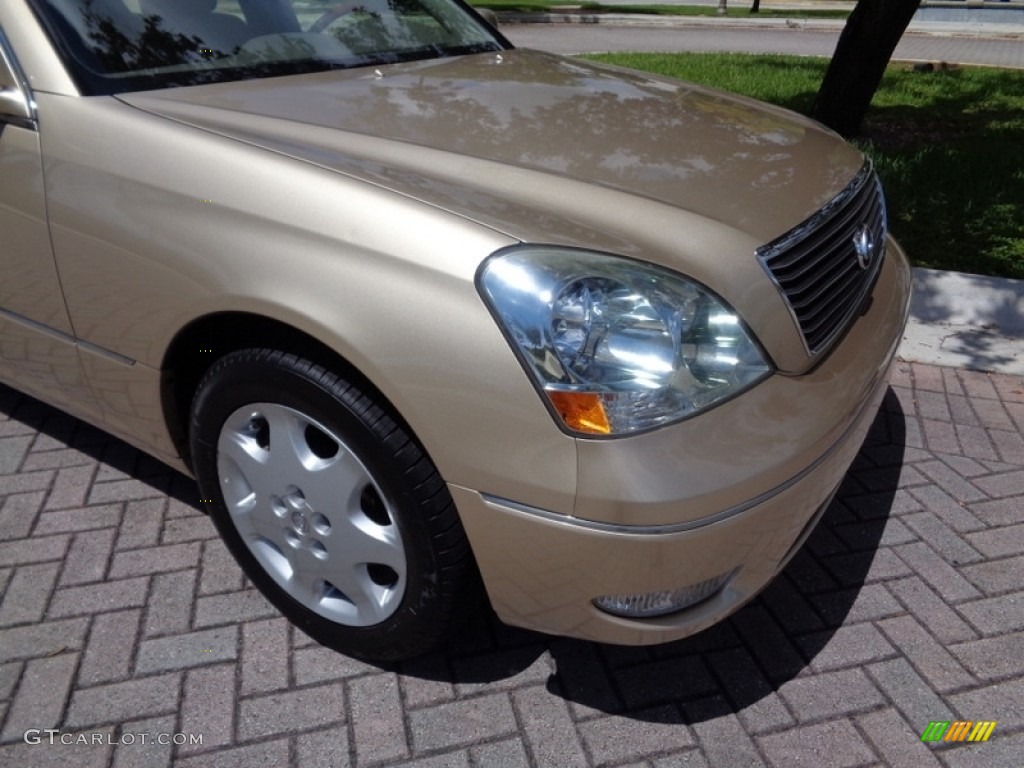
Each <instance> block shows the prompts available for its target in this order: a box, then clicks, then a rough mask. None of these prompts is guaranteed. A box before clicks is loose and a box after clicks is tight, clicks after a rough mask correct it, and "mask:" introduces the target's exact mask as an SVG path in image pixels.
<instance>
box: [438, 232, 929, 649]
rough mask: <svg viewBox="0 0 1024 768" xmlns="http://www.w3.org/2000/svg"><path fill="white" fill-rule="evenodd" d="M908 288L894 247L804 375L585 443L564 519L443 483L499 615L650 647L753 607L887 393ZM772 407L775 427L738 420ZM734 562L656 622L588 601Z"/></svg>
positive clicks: (818, 510) (683, 581)
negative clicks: (847, 322) (572, 505)
mask: <svg viewBox="0 0 1024 768" xmlns="http://www.w3.org/2000/svg"><path fill="white" fill-rule="evenodd" d="M909 293H910V269H909V265H908V263H907V260H906V257H905V255H904V254H903V252H902V251H901V250H900V248H899V246H898V245H896V244H895V243H894V242H890V243H889V247H888V252H887V256H886V263H885V265H884V266H883V269H882V273H881V275H880V278H879V281H878V283H877V285H876V287H875V290H874V294H873V297H872V300H871V304H870V306H869V308H868V311H867V312H866V313H865V314H864V315H862V316H861V317H860V318H859V319H858V320H857V322H856V323H854V325H853V327H852V328H851V329H850V331H849V332H848V334H847V336H846V338H845V339H844V340H843V341H842V342H841V343H840V344H839V345H838V346H837V347H836V348H835V350H834V351H833V352H832V353H831V354H830V356H829V357H828V359H827V360H825V361H824V362H823V363H822V364H821V365H819V366H818V367H817V368H816V369H814V370H813V371H811V372H809V373H807V374H804V375H802V376H799V377H784V376H776V377H773V379H770V380H768V381H766V382H764V383H763V384H761V385H759V386H757V387H755V388H754V389H753V390H751V391H749V392H747V393H744V394H743V395H742V396H741V397H738V398H736V399H735V400H734V401H732V402H730V403H727V404H725V405H723V406H720V407H719V408H716V409H714V410H712V411H710V412H709V413H707V414H704V415H702V416H699V417H697V418H694V419H691V420H690V421H688V422H683V423H682V424H678V425H675V426H673V427H668V428H665V429H662V430H658V431H656V432H653V433H650V434H648V435H643V436H639V437H636V438H630V439H625V440H613V441H580V448H579V457H580V472H579V478H580V487H579V491H578V493H577V503H576V509H575V515H574V516H572V517H569V516H565V515H561V514H558V513H554V512H548V511H545V510H541V509H536V508H533V507H531V506H530V505H528V504H526V503H522V502H521V501H519V500H516V501H509V500H506V499H501V498H497V497H494V496H489V495H487V494H486V493H482V492H480V491H477V490H473V489H468V488H464V487H460V486H450V489H451V492H452V495H453V498H454V500H455V503H456V506H457V508H458V509H459V512H460V515H461V517H462V521H463V525H464V526H465V528H466V532H467V534H468V536H469V539H470V543H471V545H472V547H473V551H474V554H475V555H476V559H477V562H478V563H479V566H480V571H481V574H482V576H483V579H484V583H485V585H486V588H487V591H488V594H489V596H490V598H491V603H492V605H493V607H494V609H495V611H496V612H497V614H498V616H499V617H500V618H501V619H502V620H503V621H505V622H507V623H509V624H514V625H517V626H523V627H528V628H532V629H537V630H541V631H544V632H551V633H555V634H560V635H567V636H572V637H580V638H586V639H590V640H596V641H601V642H611V643H621V644H631V645H634V644H651V643H661V642H667V641H670V640H675V639H678V638H681V637H685V636H687V635H691V634H693V633H695V632H698V631H700V630H702V629H704V628H706V627H708V626H710V625H711V624H714V623H715V622H717V621H719V620H721V619H722V618H724V617H725V616H727V615H729V614H730V613H732V612H734V611H736V610H737V609H738V608H739V607H740V606H742V605H743V604H744V603H745V602H747V601H748V600H750V599H751V598H752V597H753V596H754V595H756V594H757V593H758V592H759V591H760V590H761V589H763V588H764V587H765V586H766V585H767V584H768V583H769V582H770V581H771V579H772V578H773V577H774V576H775V574H776V573H778V571H779V570H780V569H781V568H782V567H784V565H785V564H786V562H788V560H789V558H790V557H792V555H793V554H794V553H795V552H796V551H797V550H798V549H799V547H800V545H801V544H802V543H803V540H804V539H805V538H806V537H807V536H808V535H809V534H810V532H811V531H812V530H813V528H814V525H815V524H816V522H817V520H818V519H819V518H820V516H821V515H822V514H823V513H824V510H825V509H826V507H827V506H828V503H829V501H830V500H831V498H832V496H833V494H834V493H835V490H836V488H837V487H838V486H839V483H840V482H841V481H842V479H843V476H844V475H845V473H846V471H847V469H848V467H849V466H850V464H851V463H852V461H853V459H854V457H855V456H856V454H857V452H858V451H859V449H860V446H861V443H862V442H863V440H864V436H865V435H866V433H867V430H868V428H869V427H870V425H871V423H872V421H873V420H874V418H875V415H876V413H877V410H878V406H879V404H880V402H881V399H882V397H883V396H884V394H885V392H886V389H887V373H888V370H889V365H890V363H891V361H892V359H893V356H894V355H895V351H896V347H897V345H898V343H899V341H900V338H901V336H902V331H903V327H904V324H905V322H906V314H907V306H908V302H909ZM769 413H770V414H771V417H770V422H771V429H764V428H762V427H761V426H760V425H759V424H750V423H749V422H750V420H751V418H752V416H757V415H758V414H769ZM766 418H767V416H766ZM741 430H742V431H741ZM699 436H703V437H704V440H703V443H704V444H703V445H700V444H695V440H696V438H697V437H699ZM730 442H732V443H734V444H735V446H734V448H733V450H731V451H730ZM652 467H654V468H656V470H655V471H652V470H651V468H652ZM734 569H735V571H736V572H735V575H734V576H733V577H732V578H731V579H730V580H729V581H728V582H727V583H726V584H725V586H724V587H723V588H722V589H721V590H720V591H718V592H717V593H716V594H714V595H713V596H711V597H710V598H709V599H707V600H705V601H703V602H701V603H699V604H697V605H694V606H692V607H690V608H686V609H685V610H682V611H679V612H676V613H672V614H668V615H664V616H659V617H656V618H646V619H632V618H623V617H619V616H614V615H611V614H609V613H606V612H604V611H602V610H600V609H598V608H597V607H595V605H594V604H593V600H594V599H595V598H597V597H600V596H604V595H621V594H633V593H649V592H656V591H660V590H672V589H677V588H681V587H686V586H687V585H692V584H697V583H699V582H703V581H705V580H709V579H713V578H715V577H718V576H720V575H721V574H724V573H728V572H730V571H732V570H734Z"/></svg>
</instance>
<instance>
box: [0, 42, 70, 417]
mask: <svg viewBox="0 0 1024 768" xmlns="http://www.w3.org/2000/svg"><path fill="white" fill-rule="evenodd" d="M0 380H3V381H5V382H7V383H9V384H12V385H13V386H16V387H18V388H19V389H22V390H24V391H26V392H29V393H30V394H33V395H36V396H37V397H39V398H40V399H43V400H46V401H48V402H51V403H54V404H55V405H62V406H67V405H68V403H70V402H72V401H78V403H79V405H81V404H82V401H81V398H82V397H83V395H85V393H86V390H85V389H84V382H83V377H82V371H81V366H80V363H79V359H78V354H77V351H76V349H75V340H74V331H73V329H72V326H71V320H70V318H69V317H68V311H67V307H66V306H65V304H64V298H63V295H62V293H61V288H60V281H59V279H58V277H57V269H56V265H55V263H54V258H53V250H52V248H51V245H50V234H49V229H48V227H47V220H46V200H45V195H44V190H43V165H42V155H41V152H40V142H39V131H38V124H37V121H36V115H35V107H34V104H33V102H32V98H31V93H30V91H29V89H28V87H27V86H26V80H25V78H24V77H23V76H22V73H21V71H20V69H19V68H18V66H17V62H16V61H15V59H14V55H13V53H12V51H11V49H10V47H9V46H8V44H7V39H6V38H5V36H4V33H3V29H0Z"/></svg>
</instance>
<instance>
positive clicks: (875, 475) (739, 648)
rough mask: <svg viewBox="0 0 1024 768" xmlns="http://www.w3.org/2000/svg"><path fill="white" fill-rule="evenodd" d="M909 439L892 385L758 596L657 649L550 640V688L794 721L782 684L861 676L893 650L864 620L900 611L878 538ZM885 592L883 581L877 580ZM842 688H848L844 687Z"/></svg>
mask: <svg viewBox="0 0 1024 768" xmlns="http://www.w3.org/2000/svg"><path fill="white" fill-rule="evenodd" d="M905 447H906V421H905V416H904V413H903V409H902V406H901V405H900V402H899V400H898V398H897V397H896V396H895V394H894V393H893V392H892V391H891V390H890V391H889V392H887V393H886V396H885V399H884V401H883V403H882V406H881V408H880V409H879V412H878V415H877V417H876V418H875V420H874V422H873V424H872V426H871V429H870V431H869V433H868V435H867V437H866V438H865V441H864V444H863V445H862V447H861V450H860V452H859V453H858V455H857V458H856V459H855V461H854V463H853V465H852V467H851V468H850V470H849V472H848V473H847V475H846V477H845V479H844V480H843V483H842V485H841V486H840V489H839V492H838V493H837V495H836V498H835V499H834V500H833V502H832V504H831V505H830V506H829V508H828V510H827V511H826V513H825V515H824V516H823V517H822V519H821V521H820V522H819V523H818V525H817V527H816V528H815V530H814V531H813V533H812V534H811V536H810V537H809V538H808V540H807V542H806V543H805V544H804V546H803V547H802V548H801V549H800V551H799V552H798V553H797V554H796V556H795V557H794V558H793V560H792V561H790V563H789V565H788V566H787V567H786V568H785V570H784V571H783V572H782V573H781V574H780V575H779V576H778V577H777V578H776V579H775V580H774V581H773V582H772V583H771V584H770V585H769V586H768V588H767V589H765V590H764V592H762V593H761V594H760V595H759V596H758V597H757V598H755V599H754V600H753V601H751V602H750V603H748V604H747V605H746V606H745V607H744V608H743V609H741V610H740V611H738V612H737V613H736V614H735V615H733V616H732V617H731V618H730V619H728V620H727V621H725V622H722V623H720V624H718V625H716V626H713V627H711V628H709V629H707V630H705V631H704V632H701V633H699V634H697V635H694V636H693V637H689V638H686V639H684V640H680V641H677V642H674V643H668V644H665V645H660V646H652V647H648V648H620V647H613V646H591V648H590V649H586V648H585V647H584V646H586V644H585V643H574V642H570V641H557V642H554V643H552V645H551V653H552V656H553V657H554V661H555V664H556V668H557V672H556V674H555V675H553V676H552V677H551V679H550V680H549V681H548V688H549V690H550V691H551V692H553V693H557V694H559V695H561V696H564V697H565V698H567V699H569V700H570V701H573V702H575V703H577V704H579V705H582V706H586V707H590V708H593V709H598V710H602V711H606V712H616V713H618V714H621V715H626V716H629V717H634V718H637V719H641V720H645V721H651V722H657V723H666V724H667V723H671V722H679V723H688V724H689V723H695V722H703V721H705V720H709V719H713V718H717V717H720V716H721V715H722V714H725V713H728V712H733V713H740V712H742V713H743V719H744V720H745V721H747V724H748V727H750V728H752V729H753V730H755V731H757V730H760V729H761V728H762V727H764V728H770V727H779V726H782V725H784V724H787V723H789V722H790V716H789V714H788V713H787V712H786V708H785V707H784V706H782V703H781V701H780V700H779V697H778V696H777V691H778V689H779V688H780V686H782V685H783V684H785V683H787V682H789V681H791V680H793V679H794V678H797V677H798V676H799V677H801V678H803V677H807V678H812V677H815V676H817V675H819V674H822V675H827V674H830V673H832V672H833V671H835V670H840V671H839V672H837V673H836V674H837V675H839V676H842V675H843V674H846V673H844V672H842V671H841V670H847V672H848V676H850V680H845V681H841V680H839V678H838V677H835V678H831V677H829V678H826V677H823V678H821V680H822V683H825V684H827V683H828V682H831V683H832V684H834V685H838V684H841V683H843V682H845V683H847V684H850V685H854V686H856V685H858V684H860V683H861V682H863V683H864V684H865V687H867V681H866V680H864V681H860V680H859V679H858V680H854V679H853V676H855V675H856V674H857V671H856V670H853V669H849V668H850V667H852V666H856V665H857V664H858V663H861V662H865V661H868V660H873V659H874V658H880V657H882V656H884V655H886V653H888V652H891V649H890V648H889V647H888V644H887V643H886V642H885V640H884V638H881V637H880V636H878V633H877V632H876V631H875V630H874V628H873V627H872V626H871V625H870V624H869V623H864V624H862V623H860V622H861V621H863V620H865V619H872V618H876V617H877V615H879V614H881V615H884V613H885V612H886V611H889V612H902V608H901V607H900V606H899V605H898V604H896V603H895V601H892V599H891V598H888V600H889V602H891V605H889V604H888V603H887V602H886V600H885V598H879V597H878V594H877V593H876V590H875V588H874V587H873V582H874V581H876V580H877V579H880V578H885V577H887V576H888V575H890V572H891V570H892V569H893V568H896V567H898V566H896V565H895V564H893V563H892V562H891V561H890V556H891V553H890V552H889V551H888V550H887V549H886V548H884V547H880V543H882V541H883V535H884V533H885V530H886V525H887V523H888V522H889V513H890V511H891V510H892V507H893V500H894V498H895V496H896V490H897V487H898V485H899V480H900V473H901V469H902V465H903V455H904V450H905ZM879 592H882V593H884V590H879ZM835 695H836V696H842V695H844V693H843V691H841V690H836V691H835Z"/></svg>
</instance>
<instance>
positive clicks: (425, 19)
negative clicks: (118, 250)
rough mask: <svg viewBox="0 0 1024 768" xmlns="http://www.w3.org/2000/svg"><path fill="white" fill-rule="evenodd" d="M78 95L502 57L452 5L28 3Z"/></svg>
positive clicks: (375, 0)
mask: <svg viewBox="0 0 1024 768" xmlns="http://www.w3.org/2000/svg"><path fill="white" fill-rule="evenodd" d="M31 2H32V4H33V6H34V8H35V10H36V13H37V14H38V15H39V17H40V19H41V20H42V22H43V24H44V26H45V27H46V29H47V31H48V32H49V34H50V36H51V38H52V39H53V40H54V42H55V44H56V46H57V48H58V50H59V51H60V52H61V53H62V55H63V56H64V59H65V61H66V62H67V65H68V68H69V70H70V71H71V74H72V76H73V77H74V78H75V79H76V81H77V82H78V84H79V86H80V87H81V88H82V90H83V91H85V92H86V93H118V92H121V91H130V90H141V89H150V88H162V87H172V86H179V85H195V84H200V83H207V82H223V81H226V80H239V79H248V78H253V77H273V76H277V75H287V74H297V73H301V72H317V71H323V70H327V69H338V68H350V67H361V66H372V65H380V64H388V63H393V62H400V61H412V60H417V59H427V58H438V57H443V56H458V55H465V54H470V53H480V52H485V51H494V50H501V49H502V48H504V47H507V43H506V42H505V41H504V40H502V39H501V38H500V37H499V36H496V35H495V34H494V33H493V32H492V31H491V30H490V28H488V27H487V26H486V25H484V24H482V23H481V22H480V21H479V20H478V19H477V17H476V16H475V15H474V14H472V13H470V12H469V11H467V9H466V6H463V5H462V4H461V3H460V2H458V0H352V1H351V2H340V3H335V2H323V0H31Z"/></svg>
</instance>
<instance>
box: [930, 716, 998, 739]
mask: <svg viewBox="0 0 1024 768" xmlns="http://www.w3.org/2000/svg"><path fill="white" fill-rule="evenodd" d="M995 728H996V721H995V720H979V721H978V722H974V721H973V720H956V721H954V722H950V721H949V720H932V721H931V722H930V723H928V727H927V728H925V729H924V733H922V734H921V741H988V737H989V736H991V735H992V731H994V730H995Z"/></svg>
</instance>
